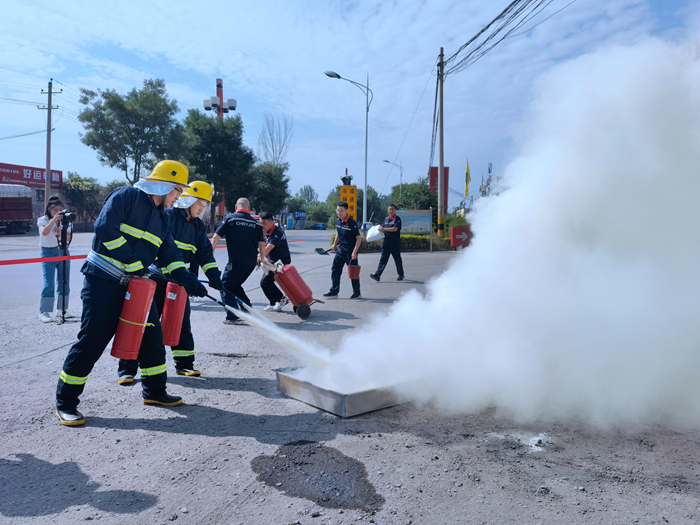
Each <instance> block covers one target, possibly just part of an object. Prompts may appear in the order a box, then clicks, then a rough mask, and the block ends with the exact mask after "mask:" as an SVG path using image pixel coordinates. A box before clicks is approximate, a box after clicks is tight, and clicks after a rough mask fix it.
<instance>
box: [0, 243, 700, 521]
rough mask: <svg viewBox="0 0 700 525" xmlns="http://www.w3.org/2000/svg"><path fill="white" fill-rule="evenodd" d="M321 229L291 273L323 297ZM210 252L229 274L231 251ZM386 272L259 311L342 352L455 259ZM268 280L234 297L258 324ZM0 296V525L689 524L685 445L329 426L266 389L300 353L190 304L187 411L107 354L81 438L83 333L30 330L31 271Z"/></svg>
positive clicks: (589, 432) (17, 247) (366, 269)
mask: <svg viewBox="0 0 700 525" xmlns="http://www.w3.org/2000/svg"><path fill="white" fill-rule="evenodd" d="M329 233H330V232H323V231H320V232H307V231H302V232H296V231H295V232H290V233H289V238H290V240H291V241H298V242H293V243H292V244H291V247H292V258H293V262H294V264H295V265H296V266H297V268H298V269H299V271H300V272H301V274H302V276H303V278H304V280H305V281H306V283H307V284H308V285H309V287H310V288H311V289H312V290H313V292H314V294H316V295H317V296H320V294H322V293H323V292H325V291H327V290H328V288H329V287H330V264H331V260H332V259H331V257H329V256H319V255H316V254H315V253H313V249H314V248H316V247H319V246H323V247H325V246H328V237H327V236H328V235H329ZM90 238H91V236H90V235H89V234H88V235H84V234H77V235H76V238H75V241H74V243H73V246H72V252H73V253H74V254H79V253H87V250H88V247H89V242H90ZM38 252H39V250H38V239H37V238H36V237H24V236H16V237H4V236H0V258H1V259H4V260H7V259H16V258H21V257H35V256H37V255H38ZM216 253H217V260H218V261H219V262H220V263H221V264H222V265H223V263H224V262H225V259H226V255H225V250H223V249H222V250H217V252H216ZM378 258H379V256H378V254H370V255H362V254H361V255H360V265H361V266H362V267H363V269H362V277H361V280H362V294H363V299H361V300H359V301H357V300H350V299H349V298H348V297H349V296H350V294H351V289H350V283H349V280H348V279H347V276H344V277H343V281H342V284H341V292H340V297H339V298H338V299H335V300H331V301H328V302H327V303H325V304H317V305H313V306H312V313H311V317H309V319H308V320H306V321H302V320H300V319H299V318H298V317H297V316H296V315H294V314H293V313H292V311H291V310H290V309H288V310H285V311H283V312H280V313H265V314H264V315H266V316H268V318H269V319H271V320H272V321H274V322H275V323H276V324H277V325H278V326H280V327H282V328H284V329H287V330H291V331H293V332H294V333H295V334H297V335H298V336H299V337H302V338H307V339H309V340H312V341H316V342H318V343H320V344H323V345H324V346H326V347H328V348H329V349H331V350H333V349H335V348H336V347H337V343H338V341H339V340H340V338H342V337H343V336H344V335H346V334H348V333H349V332H351V331H353V330H357V329H362V328H361V327H362V324H363V323H364V322H366V321H367V320H369V319H370V318H371V317H373V316H376V315H383V314H385V313H391V311H392V304H393V303H394V301H396V300H397V298H399V297H400V295H401V294H402V293H404V292H406V291H408V290H411V289H417V290H418V291H420V292H424V291H425V289H426V283H427V282H428V281H429V280H430V278H431V277H433V276H434V275H436V274H438V273H440V272H442V270H443V269H444V268H445V267H446V266H447V265H448V264H449V263H450V262H451V261H453V259H454V254H453V253H452V252H436V253H432V254H430V253H408V254H405V255H404V266H405V268H406V277H407V278H406V280H405V281H402V282H396V281H395V280H394V279H395V276H396V273H395V269H394V267H393V266H392V265H391V264H390V265H389V267H388V268H387V270H386V272H385V273H384V275H383V276H382V281H381V283H375V282H373V281H370V280H369V279H368V274H369V273H372V272H373V270H374V268H376V264H377V261H378ZM79 267H80V264H73V266H72V271H71V282H72V284H73V290H74V291H73V293H72V297H73V302H72V305H71V307H70V309H69V310H70V312H71V313H73V314H75V315H79V313H80V301H79V299H78V294H79V289H80V285H81V279H80V274H79ZM260 275H261V274H260V272H257V273H254V274H253V275H252V276H251V278H250V279H249V280H248V282H247V283H246V285H245V288H246V290H247V291H249V292H250V297H251V299H252V301H253V303H254V306H255V307H256V308H257V309H260V308H261V307H262V306H263V305H264V304H265V301H264V296H263V294H262V292H261V291H260V289H259V287H258V280H259V279H260ZM0 282H1V283H2V286H3V294H2V298H3V301H2V302H0V373H1V374H2V375H1V377H2V381H0V399H1V400H2V403H0V436H1V437H2V439H1V440H0V524H3V525H4V524H6V523H7V524H13V525H14V524H36V523H42V524H49V523H50V524H60V525H63V524H75V523H78V522H81V523H82V522H85V521H92V520H99V521H100V523H110V524H111V523H115V524H121V523H137V524H141V523H143V524H149V525H151V524H158V525H160V524H163V525H167V524H169V523H177V524H196V525H218V524H222V523H225V524H234V525H235V524H240V525H251V524H252V525H277V524H279V525H283V524H300V525H309V524H322V525H330V524H333V525H349V524H362V523H377V524H385V525H395V524H398V525H410V524H413V525H418V524H420V525H423V524H427V525H432V524H451V525H462V524H494V525H500V524H504V525H505V524H508V525H510V524H513V523H518V524H526V523H531V524H552V525H560V524H567V525H569V524H574V525H578V524H589V523H590V524H598V523H605V524H608V523H610V524H659V525H661V524H665V523H673V524H688V525H690V524H697V523H698V522H700V510H698V509H699V507H698V502H699V501H700V467H699V466H698V465H700V462H699V460H698V450H699V449H698V446H700V433H698V431H696V430H692V429H691V430H688V429H679V428H670V427H668V426H662V425H659V424H649V425H640V426H639V427H638V428H615V429H607V430H605V429H598V428H592V427H591V426H590V425H587V424H585V423H579V422H577V421H576V420H575V419H574V418H572V420H571V421H567V422H562V423H553V422H531V423H527V424H524V423H520V422H517V421H512V420H510V419H508V418H507V417H505V416H503V415H500V414H499V412H498V411H497V410H496V407H494V408H493V409H488V410H484V411H483V412H479V413H469V414H452V413H442V412H440V411H438V410H437V409H436V408H435V407H433V406H430V405H425V406H418V405H415V404H411V403H408V404H405V405H402V406H398V407H393V408H388V409H385V410H380V411H377V412H374V413H370V414H365V415H362V416H358V417H355V418H350V419H345V420H344V419H340V418H338V417H336V416H333V415H330V414H327V413H324V412H321V411H319V410H317V409H315V408H313V407H311V406H309V405H305V404H303V403H300V402H298V401H295V400H293V399H289V398H287V397H285V396H283V395H281V394H280V393H279V392H277V389H276V382H275V375H274V373H273V372H272V369H273V368H279V367H287V366H293V365H294V364H295V361H294V358H293V356H291V355H290V354H289V353H288V352H287V351H286V350H285V349H283V348H281V347H279V346H278V345H276V344H273V343H270V342H269V341H268V340H267V339H266V338H265V336H263V335H262V334H261V333H260V332H259V331H257V330H256V329H255V328H253V327H250V326H230V325H224V324H223V322H222V321H223V319H224V317H225V314H224V311H223V310H222V309H221V307H219V306H218V305H216V304H214V303H213V302H211V301H210V302H209V303H206V302H204V303H197V304H195V305H194V306H193V308H192V324H193V332H194V336H195V341H196V352H197V353H196V359H197V361H196V364H197V368H200V369H201V370H202V372H203V375H202V377H201V378H186V377H180V376H175V375H174V367H173V363H172V359H171V358H170V357H168V361H167V363H168V390H169V392H171V393H173V394H176V395H181V396H183V398H184V399H185V404H184V405H182V406H180V407H174V408H172V409H165V408H161V407H151V406H144V405H143V403H142V402H141V394H140V385H139V384H138V383H136V384H135V385H133V386H130V387H123V386H120V385H118V384H117V374H116V362H115V359H114V358H112V357H111V356H109V355H108V352H105V354H104V355H103V356H102V358H101V359H100V360H99V361H98V362H97V364H96V366H95V368H94V369H93V371H92V372H91V373H90V375H89V379H88V381H87V384H86V389H85V392H84V394H83V396H82V397H81V401H82V403H81V405H80V410H81V411H82V412H83V413H84V414H85V416H86V419H87V422H86V424H85V426H83V427H76V428H68V427H63V426H61V425H60V424H59V423H58V421H57V419H56V416H55V415H54V410H53V407H54V399H55V398H54V396H55V388H56V382H57V380H58V375H59V372H60V369H61V365H62V363H63V360H64V358H65V355H66V353H67V351H68V348H69V347H70V345H71V344H72V343H73V342H74V340H75V338H76V334H77V332H78V324H77V323H76V322H68V323H66V324H62V325H59V324H57V323H49V324H43V323H41V322H40V321H39V319H38V305H39V294H40V290H41V282H42V278H41V266H40V265H39V264H28V265H12V266H0ZM426 322H436V320H426ZM460 328H461V327H460ZM436 329H444V327H440V326H439V325H438V326H436ZM376 350H377V352H381V350H382V349H381V348H377V349H376ZM424 350H425V351H426V352H429V351H430V348H425V349H424Z"/></svg>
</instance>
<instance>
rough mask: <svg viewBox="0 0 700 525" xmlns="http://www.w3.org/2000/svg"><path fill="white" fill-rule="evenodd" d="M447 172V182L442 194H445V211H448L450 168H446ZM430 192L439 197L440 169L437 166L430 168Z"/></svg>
mask: <svg viewBox="0 0 700 525" xmlns="http://www.w3.org/2000/svg"><path fill="white" fill-rule="evenodd" d="M443 169H444V170H445V181H444V185H443V187H442V193H443V201H442V202H443V204H444V208H445V210H447V188H449V187H450V185H449V182H450V168H449V167H448V166H445V167H444V168H443ZM430 191H432V192H433V193H434V194H435V195H437V191H438V167H437V166H431V167H430Z"/></svg>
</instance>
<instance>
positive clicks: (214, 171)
mask: <svg viewBox="0 0 700 525" xmlns="http://www.w3.org/2000/svg"><path fill="white" fill-rule="evenodd" d="M185 137H186V144H187V152H186V153H187V158H186V163H187V164H189V165H190V166H191V167H192V168H193V170H194V172H195V173H196V175H195V176H196V177H197V178H199V179H201V180H205V181H207V182H209V183H211V184H213V185H214V190H215V192H216V193H215V196H214V204H217V203H219V202H221V199H222V196H223V195H224V194H225V196H226V206H227V208H228V209H230V210H232V209H234V207H235V204H236V200H238V199H239V198H240V197H247V198H249V199H250V197H251V195H252V194H253V191H254V189H255V183H254V181H253V180H252V179H251V178H250V177H249V176H248V172H249V171H250V169H251V168H252V166H253V162H254V160H255V157H254V155H253V151H252V150H251V149H250V148H248V147H247V146H244V145H243V121H242V119H241V117H240V116H239V115H236V116H235V117H228V118H226V119H223V120H222V119H219V118H217V117H210V116H209V115H206V114H204V113H203V112H201V111H199V110H197V109H190V110H189V111H188V113H187V117H186V118H185ZM191 178H193V177H191ZM213 215H214V214H212V222H213V219H214V217H213Z"/></svg>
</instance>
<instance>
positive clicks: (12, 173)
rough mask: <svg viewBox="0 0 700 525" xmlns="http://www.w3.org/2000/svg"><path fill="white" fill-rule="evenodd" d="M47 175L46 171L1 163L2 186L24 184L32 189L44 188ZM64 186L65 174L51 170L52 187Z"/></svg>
mask: <svg viewBox="0 0 700 525" xmlns="http://www.w3.org/2000/svg"><path fill="white" fill-rule="evenodd" d="M45 173H46V169H41V168H32V167H30V166H18V165H16V164H4V163H2V162H0V183H2V184H22V185H23V186H29V187H30V188H44V187H45V183H44V174H45ZM62 186H63V172H62V171H57V170H51V187H52V188H61V187H62Z"/></svg>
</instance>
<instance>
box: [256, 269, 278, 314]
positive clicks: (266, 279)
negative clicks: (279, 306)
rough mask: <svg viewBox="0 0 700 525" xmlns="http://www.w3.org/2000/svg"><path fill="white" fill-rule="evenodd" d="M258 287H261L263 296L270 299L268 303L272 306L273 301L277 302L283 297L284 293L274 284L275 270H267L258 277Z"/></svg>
mask: <svg viewBox="0 0 700 525" xmlns="http://www.w3.org/2000/svg"><path fill="white" fill-rule="evenodd" d="M260 288H262V291H263V293H264V294H265V297H267V300H268V301H270V305H272V306H274V305H275V303H279V302H280V301H281V300H282V298H283V297H284V294H283V293H282V292H281V291H280V289H279V288H277V285H276V284H275V272H267V274H266V275H263V278H262V279H260Z"/></svg>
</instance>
